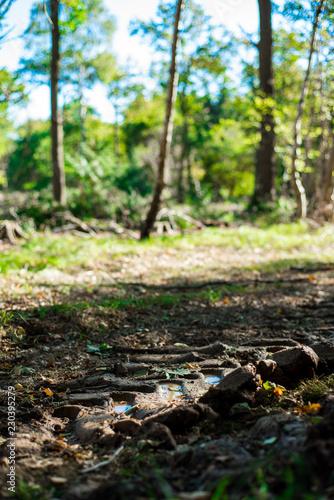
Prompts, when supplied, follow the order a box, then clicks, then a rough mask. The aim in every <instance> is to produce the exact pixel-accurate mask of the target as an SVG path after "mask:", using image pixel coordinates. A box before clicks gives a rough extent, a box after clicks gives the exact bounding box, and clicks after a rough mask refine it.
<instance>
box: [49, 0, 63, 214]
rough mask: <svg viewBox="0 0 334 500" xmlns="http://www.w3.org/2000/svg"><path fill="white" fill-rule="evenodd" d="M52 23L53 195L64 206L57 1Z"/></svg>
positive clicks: (53, 8)
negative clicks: (59, 105)
mask: <svg viewBox="0 0 334 500" xmlns="http://www.w3.org/2000/svg"><path fill="white" fill-rule="evenodd" d="M50 3H51V21H52V50H51V137H52V168H53V194H54V198H55V200H56V201H57V202H59V203H60V204H61V205H65V204H66V184H65V167H64V150H63V123H62V117H61V114H60V112H59V108H58V81H59V67H60V52H59V38H60V34H59V24H58V21H59V1H58V0H50Z"/></svg>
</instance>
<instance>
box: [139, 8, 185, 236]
mask: <svg viewBox="0 0 334 500" xmlns="http://www.w3.org/2000/svg"><path fill="white" fill-rule="evenodd" d="M182 3H183V0H178V2H177V5H176V14H175V22H174V35H173V45H172V60H171V64H170V71H169V82H168V89H167V98H166V115H165V122H164V126H163V131H162V136H161V140H160V153H159V159H158V176H157V180H156V185H155V191H154V195H153V200H152V203H151V207H150V209H149V211H148V214H147V217H146V220H145V221H144V223H143V227H142V230H141V235H140V239H141V240H143V239H145V238H148V237H149V235H150V232H151V230H152V227H153V224H154V222H155V219H156V216H157V213H158V211H159V207H160V199H161V193H162V190H163V188H164V173H165V166H166V163H167V160H168V155H169V151H170V146H171V142H172V134H173V121H174V120H173V119H174V109H175V100H176V93H177V83H178V73H177V71H176V53H177V44H178V38H179V23H180V17H181V9H182Z"/></svg>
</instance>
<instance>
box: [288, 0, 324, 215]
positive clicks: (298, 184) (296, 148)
mask: <svg viewBox="0 0 334 500" xmlns="http://www.w3.org/2000/svg"><path fill="white" fill-rule="evenodd" d="M323 5H324V0H320V3H319V5H318V7H317V10H316V13H315V18H314V22H313V29H312V36H311V41H310V50H309V56H308V65H307V69H306V73H305V77H304V82H303V86H302V91H301V94H300V99H299V103H298V108H297V116H296V118H295V122H294V127H293V147H292V156H291V180H292V187H293V190H294V193H295V197H296V201H297V217H298V219H300V218H305V217H306V215H307V200H306V193H305V189H304V186H303V184H302V181H301V179H300V173H299V171H298V157H299V154H300V147H301V142H302V140H301V126H302V118H303V111H304V106H305V99H306V96H307V92H308V85H309V81H310V73H311V62H312V56H313V52H314V48H315V44H314V42H315V34H316V31H317V28H318V23H319V16H320V13H321V10H322V7H323Z"/></svg>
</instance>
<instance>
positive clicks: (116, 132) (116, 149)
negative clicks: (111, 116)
mask: <svg viewBox="0 0 334 500" xmlns="http://www.w3.org/2000/svg"><path fill="white" fill-rule="evenodd" d="M114 110H115V124H114V153H115V157H116V159H117V160H118V161H120V159H121V151H120V136H119V135H120V134H119V123H118V114H119V113H118V104H114Z"/></svg>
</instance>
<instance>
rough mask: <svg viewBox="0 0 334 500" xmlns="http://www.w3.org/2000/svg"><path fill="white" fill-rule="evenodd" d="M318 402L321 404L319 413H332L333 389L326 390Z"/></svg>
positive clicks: (333, 404) (333, 410)
mask: <svg viewBox="0 0 334 500" xmlns="http://www.w3.org/2000/svg"><path fill="white" fill-rule="evenodd" d="M319 404H320V405H321V413H322V414H323V415H327V414H328V413H331V412H333V413H334V391H328V392H326V394H324V395H323V397H322V398H321V399H320V401H319Z"/></svg>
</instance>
